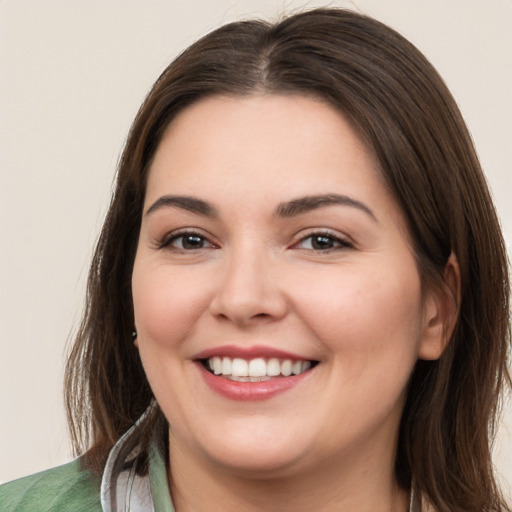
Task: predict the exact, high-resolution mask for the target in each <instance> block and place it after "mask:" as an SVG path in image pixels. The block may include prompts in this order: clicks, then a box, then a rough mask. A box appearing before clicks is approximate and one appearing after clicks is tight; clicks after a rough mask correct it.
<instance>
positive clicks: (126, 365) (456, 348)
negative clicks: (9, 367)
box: [66, 9, 510, 512]
mask: <svg viewBox="0 0 512 512" xmlns="http://www.w3.org/2000/svg"><path fill="white" fill-rule="evenodd" d="M272 93H278V94H299V95H300V94H302V95H308V96H312V97H315V98H319V99H321V100H323V101H325V102H327V103H329V104H330V105H331V106H333V107H334V108H335V109H337V110H338V111H340V112H342V113H343V114H344V115H345V116H346V117H347V118H348V119H349V121H350V122H351V124H352V126H353V127H354V129H355V130H356V131H357V132H358V133H359V135H360V136H361V137H362V139H363V140H364V141H365V143H366V144H367V146H368V148H369V149H370V150H371V151H373V152H374V154H375V156H376V158H377V159H378V162H379V164H380V169H381V172H382V175H383V177H384V179H385V181H386V183H387V185H388V187H389V189H390V190H391V192H392V194H393V196H394V198H395V200H396V201H397V203H398V204H399V205H400V207H401V209H402V211H403V212H404V215H405V217H406V219H407V221H408V227H409V230H410V235H411V238H412V240H413V247H414V251H415V255H416V259H417V262H418V268H419V272H420V276H421V279H422V282H423V284H424V286H425V287H426V288H427V289H428V288H429V287H433V286H442V285H443V270H444V268H445V265H446V263H447V260H448V258H449V256H450V254H451V253H452V252H453V253H454V254H455V255H456V257H457V259H458V262H459V266H460V276H461V300H460V304H459V311H460V314H459V318H458V321H457V324H456V327H455V331H454V333H453V335H452V338H451V340H450V343H449V345H448V347H447V349H446V350H445V352H444V353H443V355H442V356H441V358H440V359H439V360H437V361H418V363H417V364H416V366H415V369H414V371H413V374H412V376H411V379H410V384H409V388H408V395H407V400H406V405H405V408H404V412H403V417H402V421H401V425H400V432H399V443H398V449H397V454H396V464H395V472H396V478H397V481H398V482H399V484H400V485H401V486H403V487H404V488H408V487H409V486H411V485H412V486H413V487H414V490H415V492H416V495H422V496H424V497H426V498H427V499H428V501H429V502H430V503H431V504H432V505H433V506H434V508H435V509H436V510H438V511H439V512H448V511H449V512H462V511H464V512H471V511H473V512H477V511H478V512H482V511H503V510H506V505H505V504H504V502H503V500H502V498H501V497H500V493H499V490H498V488H497V485H496V482H495V479H494V476H493V470H492V461H491V444H492V439H493V435H494V429H495V426H496V425H495V421H496V417H497V416H496V415H497V413H498V411H499V404H500V393H501V392H502V391H503V389H504V387H505V386H506V385H507V384H510V375H509V373H508V371H507V354H508V351H509V343H510V321H509V293H510V292H509V290H510V289H509V281H508V263H507V257H506V251H505V246H504V242H503V238H502V234H501V231H500V227H499V222H498V219H497V215H496V212H495V209H494V206H493V202H492V199H491V196H490V193H489V190H488V187H487V184H486V181H485V178H484V176H483V173H482V170H481V168H480V165H479V162H478V158H477V156H476V152H475V149H474V147H473V143H472V140H471V137H470V135H469V133H468V130H467V128H466V126H465V124H464V121H463V119H462V117H461V114H460V112H459V110H458V108H457V105H456V103H455V101H454V99H453V98H452V96H451V94H450V93H449V91H448V89H447V88H446V86H445V84H444V82H443V81H442V79H441V78H440V77H439V75H438V74H437V72H436V71H435V69H434V68H433V67H432V65H431V64H430V63H429V62H428V61H427V59H426V58H425V57H424V56H423V55H422V54H421V53H420V52H419V51H418V50H417V49H416V48H415V47H414V46H413V45H412V44H411V43H410V42H408V41H407V40H406V39H404V38H403V37H402V36H400V35H399V34H398V33H396V32H395V31H394V30H392V29H390V28H389V27H387V26H385V25H383V24H382V23H380V22H378V21H376V20H374V19H371V18H369V17H366V16H363V15H361V14H357V13H355V12H351V11H346V10H338V9H316V10H312V11H308V12H303V13H299V14H296V15H294V16H291V17H288V18H285V19H283V20H282V21H280V22H278V23H276V24H270V23H266V22H262V21H242V22H236V23H232V24H228V25H226V26H224V27H221V28H220V29H217V30H215V31H214V32H212V33H210V34H209V35H207V36H205V37H204V38H202V39H201V40H199V41H198V42H197V43H195V44H194V45H192V46H191V47H190V48H188V49H187V50H186V51H185V52H184V53H182V54H181V55H180V56H179V57H178V58H177V59H176V60H175V61H174V62H173V63H172V64H171V65H170V66H169V67H168V68H167V69H166V70H165V71H164V72H163V74H162V75H161V76H160V77H159V78H158V80H157V81H156V83H155V84H154V86H153V88H152V90H151V91H150V93H149V95H148V97H147V98H146V100H145V101H144V103H143V105H142V107H141V108H140V110H139V112H138V114H137V116H136V118H135V121H134V123H133V125H132V127H131V131H130V133H129V136H128V139H127V143H126V146H125V148H124V151H123V154H122V157H121V160H120V165H119V169H118V174H117V181H116V186H115V191H114V194H113V198H112V202H111V205H110V209H109V211H108V213H107V217H106V220H105V223H104V226H103V230H102V231H101V234H100V237H99V240H98V243H97V247H96V252H95V255H94V259H93V261H92V266H91V270H90V274H89V280H88V289H87V303H86V309H85V313H84V317H83V321H82V324H81V326H80V329H79V332H78V334H77V337H76V341H75V344H74V346H73V349H72V351H71V353H70V357H69V361H68V366H67V371H66V400H67V407H68V415H69V422H70V427H71V432H72V435H73V440H74V443H75V448H76V451H77V452H78V453H85V454H84V456H83V460H84V463H85V465H86V466H87V467H89V468H90V469H92V470H93V471H95V472H97V473H100V472H101V470H102V467H103V464H104V462H105V459H106V456H107V454H108V452H109V450H110V448H111V447H112V446H113V444H114V443H115V442H116V441H117V440H118V439H119V438H120V436H121V435H122V434H123V433H124V432H125V431H126V430H127V429H128V428H130V427H131V426H132V425H133V424H134V422H135V421H136V420H137V418H139V416H140V415H141V414H142V413H143V412H144V411H145V410H147V409H148V408H150V410H151V413H150V414H148V415H147V416H146V417H145V420H144V421H143V422H142V425H141V428H140V429H139V431H138V436H139V441H140V445H141V447H142V452H143V453H144V450H145V449H146V447H147V446H148V443H149V438H150V435H151V432H154V430H155V428H157V427H156V425H160V426H161V425H162V422H163V421H164V420H163V414H162V412H161V411H160V409H159V408H158V405H157V404H155V401H154V398H153V395H152V392H151V389H150V386H149V384H148V381H147V379H146V377H145V374H144V370H143V368H142V365H141V362H140V359H139V355H138V352H137V350H136V348H135V347H134V346H133V343H132V340H131V331H132V329H133V304H132V295H131V274H132V268H133V262H134V258H135V251H136V246H137V241H138V234H139V229H140V222H141V215H142V207H143V201H144V194H145V187H146V180H147V174H148V169H149V167H150V164H151V161H152V157H153V156H154V154H155V151H156V149H157V147H158V145H159V142H160V140H161V137H162V134H163V133H164V131H165V129H166V128H167V127H168V125H169V123H171V122H172V120H173V118H174V117H175V116H176V115H177V113H178V112H180V111H181V110H183V109H184V108H186V107H187V106H189V105H191V104H193V103H194V102H197V101H199V100H201V99H202V98H205V97H208V96H211V95H216V94H222V95H231V96H247V95H251V94H272Z"/></svg>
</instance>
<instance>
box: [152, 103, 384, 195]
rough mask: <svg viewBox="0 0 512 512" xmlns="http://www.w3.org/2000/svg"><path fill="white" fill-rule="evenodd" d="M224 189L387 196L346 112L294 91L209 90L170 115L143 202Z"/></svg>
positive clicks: (256, 192) (372, 159) (254, 192)
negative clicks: (233, 94) (225, 93)
mask: <svg viewBox="0 0 512 512" xmlns="http://www.w3.org/2000/svg"><path fill="white" fill-rule="evenodd" d="M227 190H229V192H230V193H232V194H235V195H237V196H239V197H244V198H245V199H246V200H247V201H249V199H251V200H252V199H256V198H258V197H259V198H261V197H266V198H267V200H268V201H269V202H272V201H273V200H274V199H275V201H282V200H286V199H288V197H285V196H289V198H293V197H294V196H303V195H305V194H316V193H318V194H325V193H330V192H337V193H343V194H351V195H358V196H361V198H363V197H364V196H369V195H373V196H374V197H372V202H379V201H384V202H386V201H388V202H389V200H390V199H391V198H390V195H389V193H388V192H387V188H386V187H385V185H384V181H383V179H382V175H381V171H380V168H379V166H378V164H377V162H376V159H375V157H374V155H373V152H372V151H371V150H370V149H369V148H368V147H367V145H366V144H365V143H364V142H363V141H362V139H361V138H360V137H359V136H358V134H357V133H356V131H355V130H354V129H353V128H352V126H351V124H350V123H349V122H348V121H347V120H346V118H345V117H344V116H343V115H342V114H341V113H340V112H338V111H337V110H335V109H334V108H333V107H332V106H330V105H329V104H327V103H325V102H323V101H320V100H317V99H315V98H311V97H306V96H300V95H277V94H265V95H252V96H244V97H226V96H213V97H209V98H207V99H203V100H201V101H199V102H197V103H195V104H193V105H191V106H190V107H188V108H186V109H185V110H183V111H182V112H181V113H180V114H179V115H178V116H177V117H176V118H175V119H174V120H173V121H172V122H171V124H170V125H169V127H168V128H167V130H166V131H165V133H164V136H163V137H162V140H161V142H160V145H159V147H158V150H157V152H156V154H155V157H154V159H153V162H152V165H151V168H150V173H149V179H148V187H147V193H146V204H147V203H148V202H150V201H154V200H156V199H157V198H158V196H159V195H162V194H165V193H166V194H169V193H173V194H186V195H204V194H208V195H209V196H211V197H212V199H213V200H215V197H214V196H215V195H216V194H221V193H223V192H226V191H227ZM219 199H223V200H224V199H226V198H225V194H224V196H222V197H220V196H219Z"/></svg>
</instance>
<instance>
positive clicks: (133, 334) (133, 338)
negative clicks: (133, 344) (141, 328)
mask: <svg viewBox="0 0 512 512" xmlns="http://www.w3.org/2000/svg"><path fill="white" fill-rule="evenodd" d="M136 339H137V331H132V341H135V340H136Z"/></svg>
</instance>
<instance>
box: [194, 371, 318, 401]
mask: <svg viewBox="0 0 512 512" xmlns="http://www.w3.org/2000/svg"><path fill="white" fill-rule="evenodd" d="M198 365H199V367H200V372H201V375H202V377H203V379H204V380H205V382H206V384H207V385H208V386H209V387H210V389H212V390H213V391H215V392H216V393H218V394H219V395H221V396H223V397H225V398H229V399H230V400H239V401H242V402H248V401H256V400H268V399H269V398H272V397H274V396H276V395H278V394H280V393H284V392H285V391H288V390H289V389H292V388H293V387H295V386H296V385H297V384H299V382H301V381H302V380H304V378H305V377H307V376H308V375H309V373H311V370H308V371H306V372H304V373H301V374H300V375H291V376H290V377H277V378H275V379H272V380H266V381H263V382H238V381H235V380H229V379H226V378H225V377H220V376H219V375H214V374H213V373H210V372H209V371H207V370H206V369H205V368H204V367H203V365H202V364H201V363H198Z"/></svg>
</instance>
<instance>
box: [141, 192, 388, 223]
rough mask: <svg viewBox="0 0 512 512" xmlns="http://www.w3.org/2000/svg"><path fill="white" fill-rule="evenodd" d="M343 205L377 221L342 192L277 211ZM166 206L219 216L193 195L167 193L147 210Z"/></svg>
mask: <svg viewBox="0 0 512 512" xmlns="http://www.w3.org/2000/svg"><path fill="white" fill-rule="evenodd" d="M331 205H342V206H351V207H353V208H357V209H359V210H361V211H363V212H365V213H366V214H368V215H369V216H370V217H371V218H372V219H373V220H374V221H375V222H378V221H377V217H376V216H375V214H374V213H373V212H372V210H371V209H370V208H369V207H368V206H366V205H365V204H364V203H362V202H361V201H358V200H357V199H353V198H352V197H349V196H345V195H340V194H319V195H314V196H304V197H299V198H297V199H292V200H291V201H286V202H285V203H281V204H280V205H279V206H278V207H277V208H276V211H275V214H276V215H277V216H278V217H295V216H296V215H301V214H303V213H307V212H310V211H312V210H316V209H317V208H322V207H324V206H331ZM164 207H177V208H181V209H183V210H187V211H189V212H192V213H196V214H199V215H204V216H205V217H212V218H216V217H218V216H219V215H218V211H217V209H216V208H215V206H213V205H212V204H211V203H208V202H207V201H203V200H202V199H198V198H196V197H191V196H173V195H165V196H162V197H160V198H159V199H157V200H156V201H155V202H154V203H153V204H152V205H151V206H150V207H149V208H148V210H147V211H146V215H149V214H151V213H153V212H155V211H156V210H159V209H160V208H164Z"/></svg>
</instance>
